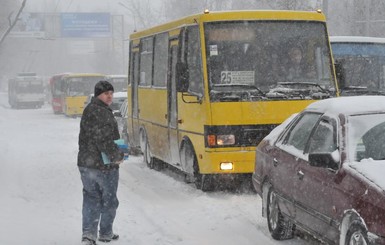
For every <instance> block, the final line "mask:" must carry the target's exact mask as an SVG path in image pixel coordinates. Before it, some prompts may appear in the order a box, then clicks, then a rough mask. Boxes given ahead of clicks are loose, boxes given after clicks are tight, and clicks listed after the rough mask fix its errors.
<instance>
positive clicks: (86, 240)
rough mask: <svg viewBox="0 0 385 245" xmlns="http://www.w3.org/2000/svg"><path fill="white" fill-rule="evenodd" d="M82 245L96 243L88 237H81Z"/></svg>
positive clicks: (93, 244)
mask: <svg viewBox="0 0 385 245" xmlns="http://www.w3.org/2000/svg"><path fill="white" fill-rule="evenodd" d="M82 245H96V242H95V241H94V240H92V239H90V238H88V237H83V238H82Z"/></svg>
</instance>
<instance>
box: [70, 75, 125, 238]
mask: <svg viewBox="0 0 385 245" xmlns="http://www.w3.org/2000/svg"><path fill="white" fill-rule="evenodd" d="M113 93H114V88H113V86H112V85H111V84H110V83H109V82H107V81H100V82H98V83H97V84H96V85H95V91H94V98H93V99H92V100H91V103H89V104H88V105H87V107H86V108H85V109H84V112H83V115H82V119H81V121H80V133H79V154H78V163H77V165H78V167H79V171H80V176H81V180H82V183H83V211H82V215H83V225H82V229H83V235H82V244H86V245H92V244H96V239H97V235H98V234H97V233H98V226H99V241H102V242H110V241H112V240H117V239H118V238H119V235H117V234H114V233H113V231H112V225H113V222H114V219H115V215H116V209H117V208H118V205H119V201H118V198H117V196H116V192H117V189H118V180H119V164H120V163H121V162H123V159H124V154H123V153H122V152H121V151H119V148H118V146H117V145H116V144H115V143H114V140H117V139H119V130H118V125H117V123H116V120H115V118H114V115H113V114H112V110H111V109H110V108H109V105H111V103H112V98H113ZM102 153H103V154H105V159H106V158H107V159H108V160H109V161H103V160H105V159H103V158H102ZM99 221H100V224H99Z"/></svg>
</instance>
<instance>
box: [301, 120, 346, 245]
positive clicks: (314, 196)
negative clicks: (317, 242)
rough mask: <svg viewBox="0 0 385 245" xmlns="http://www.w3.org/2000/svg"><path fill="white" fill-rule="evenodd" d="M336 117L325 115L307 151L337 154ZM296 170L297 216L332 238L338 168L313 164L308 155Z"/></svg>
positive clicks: (302, 222) (310, 226) (333, 234)
mask: <svg viewBox="0 0 385 245" xmlns="http://www.w3.org/2000/svg"><path fill="white" fill-rule="evenodd" d="M336 125H337V120H336V119H333V118H330V117H327V116H323V117H322V118H321V120H319V122H318V123H317V125H316V126H315V128H314V130H313V131H312V134H311V136H310V138H309V141H308V145H307V147H306V150H305V153H334V154H337V155H338V150H337V149H338V143H337V142H338V137H337V135H338V132H337V126H336ZM296 172H297V174H298V181H297V186H296V194H295V200H296V220H297V221H298V222H299V223H301V224H302V225H303V226H305V227H306V228H307V229H310V230H311V231H312V232H314V233H316V234H317V235H318V236H320V237H323V238H325V240H326V239H332V237H335V236H336V232H338V231H337V230H338V226H337V224H333V223H332V222H331V220H332V213H333V212H334V211H335V207H334V206H333V196H334V193H333V190H334V184H335V181H336V180H335V178H336V169H331V168H326V167H314V166H310V165H309V163H308V159H301V160H300V161H299V162H298V165H297V169H296Z"/></svg>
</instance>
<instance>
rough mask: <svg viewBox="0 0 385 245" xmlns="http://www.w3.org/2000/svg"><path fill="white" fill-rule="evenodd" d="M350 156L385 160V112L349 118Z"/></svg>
mask: <svg viewBox="0 0 385 245" xmlns="http://www.w3.org/2000/svg"><path fill="white" fill-rule="evenodd" d="M347 142H348V149H349V152H348V154H349V158H350V159H354V161H361V160H363V159H373V160H385V113H377V114H364V115H355V116H350V117H349V118H348V138H347Z"/></svg>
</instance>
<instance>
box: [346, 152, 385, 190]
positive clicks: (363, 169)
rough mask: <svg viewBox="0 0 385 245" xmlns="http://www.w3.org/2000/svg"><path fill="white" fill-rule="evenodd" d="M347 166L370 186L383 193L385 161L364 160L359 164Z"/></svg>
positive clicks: (384, 187) (384, 188) (384, 186)
mask: <svg viewBox="0 0 385 245" xmlns="http://www.w3.org/2000/svg"><path fill="white" fill-rule="evenodd" d="M349 166H350V167H351V168H353V169H355V170H356V171H357V172H358V173H359V174H360V175H362V176H363V177H364V178H366V179H368V180H369V183H371V185H373V186H375V187H376V188H380V189H381V191H383V192H385V178H384V173H385V161H377V160H372V159H364V160H361V161H360V162H354V163H350V164H349Z"/></svg>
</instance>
